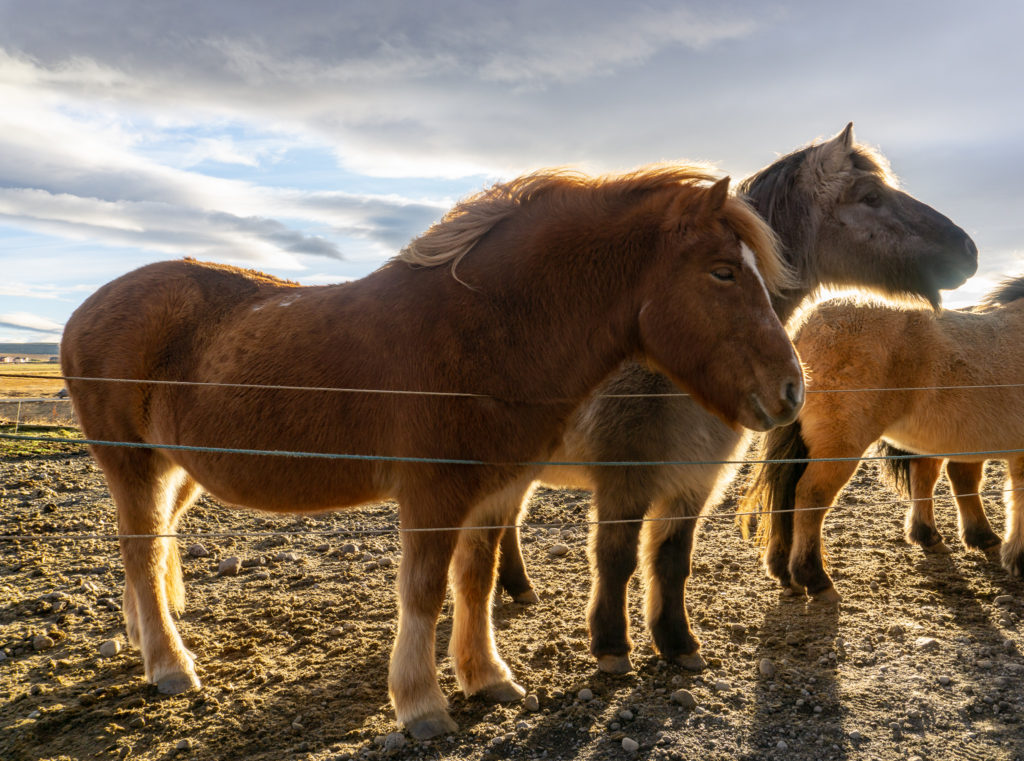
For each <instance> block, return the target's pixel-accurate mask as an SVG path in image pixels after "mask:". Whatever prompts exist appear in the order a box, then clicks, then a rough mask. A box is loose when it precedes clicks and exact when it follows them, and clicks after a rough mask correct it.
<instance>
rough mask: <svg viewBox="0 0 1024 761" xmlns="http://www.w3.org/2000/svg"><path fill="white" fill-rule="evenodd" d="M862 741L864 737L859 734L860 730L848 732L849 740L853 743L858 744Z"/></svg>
mask: <svg viewBox="0 0 1024 761" xmlns="http://www.w3.org/2000/svg"><path fill="white" fill-rule="evenodd" d="M863 739H864V735H862V734H861V733H860V730H857V729H854V730H851V731H850V740H851V741H852V742H855V743H859V742H860V741H861V740H863Z"/></svg>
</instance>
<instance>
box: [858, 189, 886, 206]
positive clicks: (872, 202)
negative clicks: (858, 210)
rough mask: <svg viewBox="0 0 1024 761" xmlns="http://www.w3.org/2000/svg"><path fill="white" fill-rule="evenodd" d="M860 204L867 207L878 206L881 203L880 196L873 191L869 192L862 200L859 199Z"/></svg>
mask: <svg viewBox="0 0 1024 761" xmlns="http://www.w3.org/2000/svg"><path fill="white" fill-rule="evenodd" d="M860 202H861V203H863V204H867V205H868V206H878V204H880V203H881V202H882V196H880V195H879V194H878V193H876V192H875V191H871V192H870V193H868V194H866V195H865V196H864V197H863V198H861V199H860Z"/></svg>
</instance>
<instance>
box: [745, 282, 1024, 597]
mask: <svg viewBox="0 0 1024 761" xmlns="http://www.w3.org/2000/svg"><path fill="white" fill-rule="evenodd" d="M1022 334H1024V277H1019V278H1016V279H1014V280H1008V281H1006V282H1004V283H1003V285H1002V286H1001V287H1000V288H999V289H997V290H996V291H994V292H993V293H992V294H990V295H989V296H988V297H987V298H986V300H985V302H984V304H983V305H982V306H981V308H979V309H974V310H963V311H958V310H948V311H944V312H939V313H934V312H930V311H922V310H912V309H905V308H898V307H895V306H891V305H869V304H858V303H854V302H849V301H830V302H826V303H824V304H821V305H819V306H818V307H816V308H815V309H814V310H812V311H811V312H810V313H809V314H808V315H807V317H806V319H805V320H804V321H803V322H802V324H801V325H800V328H799V331H798V332H797V333H796V336H795V338H794V343H795V344H796V346H797V349H798V350H799V352H800V356H801V359H802V360H803V362H804V364H805V366H806V367H807V370H808V373H809V378H810V380H809V384H810V385H809V388H810V389H811V390H813V391H814V392H815V393H811V394H809V396H808V399H807V403H806V405H805V406H804V409H803V410H802V411H801V413H800V416H799V418H798V422H796V423H794V424H793V425H790V426H786V427H785V428H780V429H778V430H776V431H773V432H771V433H769V434H768V435H767V436H766V437H765V440H764V446H763V448H762V451H761V455H762V456H763V457H764V458H765V459H773V460H775V459H804V458H814V459H817V458H848V459H847V460H846V461H841V462H836V461H829V462H825V461H814V462H809V463H806V464H803V463H780V462H775V463H770V464H766V465H762V466H760V467H759V468H758V469H757V470H756V471H755V474H754V477H753V479H752V486H751V489H750V492H749V494H748V497H747V499H746V502H747V505H746V508H747V509H754V508H755V507H760V508H761V509H763V510H784V511H789V510H792V511H795V512H777V513H773V514H772V515H771V517H770V519H767V520H764V521H760V522H759V530H760V531H761V533H762V539H763V541H764V542H765V545H766V547H765V554H764V560H765V566H766V568H767V570H768V573H769V574H770V575H771V576H774V577H775V578H777V579H778V580H779V581H780V582H781V583H782V584H783V585H786V586H789V587H791V588H792V589H794V590H796V591H799V592H801V593H802V592H803V591H806V592H807V594H809V595H811V596H812V597H813V598H814V599H816V600H819V601H822V602H834V601H837V600H838V599H839V595H838V593H837V592H836V590H835V587H834V586H833V584H832V579H831V578H829V576H828V574H827V573H826V571H825V569H824V566H823V562H822V546H821V527H822V523H823V522H824V520H825V516H826V513H827V512H828V508H829V507H830V506H831V505H832V504H833V502H834V501H835V498H836V496H837V495H838V494H839V492H840V490H841V489H842V488H843V487H844V486H845V485H846V483H847V481H849V479H850V477H851V476H852V475H853V473H854V471H855V470H856V468H857V465H858V462H857V458H859V457H862V456H863V455H864V453H865V451H866V450H867V449H868V448H869V447H870V446H871V445H872V444H873V443H874V442H875V441H877V440H878V439H882V440H883V441H884V442H886V443H887V444H889V445H891V447H894V448H896V449H899V450H903V451H904V452H909V453H913V454H918V455H922V454H924V455H947V454H951V453H960V454H956V455H952V456H951V457H950V458H949V459H950V463H949V464H950V465H954V464H956V465H958V466H962V468H963V469H962V470H956V469H954V471H953V472H952V473H951V479H950V480H951V481H952V482H953V483H954V488H955V490H957V491H960V492H962V493H966V491H967V488H968V487H973V488H971V489H970V490H971V491H977V488H976V487H977V482H974V483H966V482H959V483H958V476H959V475H960V474H962V473H963V472H964V471H965V470H966V472H968V473H970V472H978V473H980V469H981V465H982V464H983V463H984V461H985V460H986V459H999V457H998V455H991V454H990V455H984V454H970V453H978V452H1002V451H1007V450H1011V453H1008V454H1007V455H1006V457H1005V459H1006V460H1007V462H1008V471H1009V482H1010V487H1011V489H1013V491H1011V492H1010V494H1009V497H1008V499H1007V500H1006V539H1005V541H1004V542H1003V544H1002V553H1001V555H1002V562H1003V566H1004V567H1005V568H1006V569H1007V570H1008V571H1010V572H1011V573H1012V574H1013V575H1015V576H1020V575H1021V574H1022V573H1024V495H1022V494H1021V492H1020V491H1019V490H1020V489H1022V488H1024V455H1022V454H1020V453H1019V450H1021V449H1024V389H1021V388H1020V387H1019V386H1017V387H1015V386H1014V385H1013V384H1019V383H1021V380H1022V379H1024V355H1022V354H1021V351H1020V343H1021V339H1020V336H1021V335H1022ZM856 389H880V390H866V391H856ZM837 390H843V392H844V393H830V392H834V391H837ZM1012 450H1018V452H1016V453H1014V452H1012ZM849 458H852V459H849ZM940 466H941V459H938V460H936V459H931V458H926V459H911V460H909V463H907V462H906V461H905V462H904V464H903V465H899V464H893V465H892V466H890V467H893V468H896V469H897V470H903V469H906V470H907V472H908V473H909V478H910V482H911V484H912V495H913V496H915V497H924V496H927V497H928V498H930V497H931V492H932V487H933V486H934V485H935V480H936V479H937V477H938V472H939V468H940ZM914 505H915V506H914V507H911V508H910V510H909V513H908V519H907V526H908V538H910V539H911V540H912V541H918V542H922V540H924V541H929V543H930V544H934V543H935V542H941V537H939V536H938V532H937V531H936V530H935V523H934V516H933V514H932V511H931V503H930V501H928V502H922V503H914ZM961 507H962V508H963V507H964V505H961ZM967 508H968V512H967V514H966V515H965V516H962V521H963V525H964V539H965V541H967V542H968V544H969V545H970V544H973V546H975V547H977V548H978V549H982V550H985V549H991V548H992V542H991V539H992V537H995V539H996V541H998V537H996V536H995V534H994V533H993V532H992V529H991V527H990V526H989V525H988V521H987V520H986V519H985V516H984V513H983V512H982V511H981V506H980V500H978V501H977V502H974V501H973V500H972V501H970V502H968V503H967ZM972 508H973V509H972ZM762 526H763V528H762ZM917 526H919V527H920V528H919V529H917V530H915V527H917Z"/></svg>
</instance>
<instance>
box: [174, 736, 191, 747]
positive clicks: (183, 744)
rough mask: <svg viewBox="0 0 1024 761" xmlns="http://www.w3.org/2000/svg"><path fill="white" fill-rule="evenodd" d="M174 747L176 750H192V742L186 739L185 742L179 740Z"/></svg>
mask: <svg viewBox="0 0 1024 761" xmlns="http://www.w3.org/2000/svg"><path fill="white" fill-rule="evenodd" d="M174 747H175V749H176V750H192V741H191V740H190V739H188V738H187V737H186V738H185V739H184V740H178V744H177V745H175V746H174Z"/></svg>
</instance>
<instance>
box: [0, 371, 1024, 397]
mask: <svg viewBox="0 0 1024 761" xmlns="http://www.w3.org/2000/svg"><path fill="white" fill-rule="evenodd" d="M0 378H31V379H36V380H65V381H66V380H76V381H86V382H98V383H129V384H130V383H144V384H147V385H160V386H198V387H209V388H244V389H264V390H272V391H320V392H336V393H346V394H359V393H362V394H388V395H396V396H400V395H407V396H447V397H461V398H469V399H491V400H495V399H499V397H496V396H494V395H493V394H479V393H469V392H462V391H416V390H411V389H379V388H341V387H333V386H286V385H274V384H260V383H215V382H212V381H176V380H148V379H144V378H94V377H86V376H75V375H67V376H65V375H30V374H21V373H0ZM1006 388H1024V383H987V384H972V385H963V386H894V387H884V386H882V387H877V388H876V387H871V388H834V389H814V388H808V389H807V390H806V393H808V394H856V393H878V392H891V391H959V390H979V389H1006ZM598 396H599V397H600V398H604V399H645V398H665V397H689V396H690V394H687V393H685V392H683V391H679V392H668V393H661V394H599V395H598ZM0 401H13V400H5V399H0ZM565 401H571V400H566V399H544V400H540V401H539V402H537V403H558V402H565Z"/></svg>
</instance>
